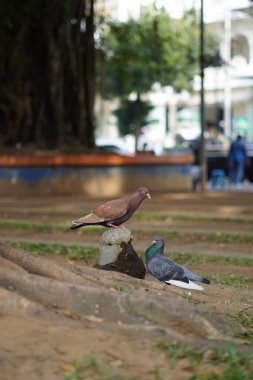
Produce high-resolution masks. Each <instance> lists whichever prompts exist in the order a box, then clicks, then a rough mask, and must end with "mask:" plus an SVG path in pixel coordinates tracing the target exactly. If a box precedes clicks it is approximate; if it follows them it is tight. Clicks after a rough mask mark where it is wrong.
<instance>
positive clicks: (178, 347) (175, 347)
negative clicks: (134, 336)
mask: <svg viewBox="0 0 253 380" xmlns="http://www.w3.org/2000/svg"><path fill="white" fill-rule="evenodd" d="M157 347H158V348H161V349H163V350H165V351H167V353H168V357H169V367H170V368H173V367H174V366H175V364H176V360H177V359H183V358H187V359H188V360H189V361H190V363H191V364H195V365H196V364H199V363H200V361H201V360H202V353H201V352H200V351H197V350H196V349H194V348H193V347H191V346H186V345H183V344H180V343H177V342H172V343H164V342H158V343H157Z"/></svg>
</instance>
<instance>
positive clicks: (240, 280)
mask: <svg viewBox="0 0 253 380" xmlns="http://www.w3.org/2000/svg"><path fill="white" fill-rule="evenodd" d="M208 279H209V280H211V282H212V283H214V284H220V285H227V286H232V287H233V288H247V285H248V283H249V281H250V278H248V277H246V276H239V275H236V274H224V275H218V274H209V275H208Z"/></svg>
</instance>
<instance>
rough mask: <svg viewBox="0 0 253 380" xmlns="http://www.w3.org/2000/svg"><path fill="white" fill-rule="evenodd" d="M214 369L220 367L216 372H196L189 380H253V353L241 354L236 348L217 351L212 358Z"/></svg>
mask: <svg viewBox="0 0 253 380" xmlns="http://www.w3.org/2000/svg"><path fill="white" fill-rule="evenodd" d="M209 362H211V363H212V364H213V366H214V368H216V367H217V365H218V366H220V367H221V368H220V371H219V372H216V371H213V370H212V369H210V370H209V371H197V370H195V371H194V373H192V374H191V375H190V376H189V377H188V378H187V380H252V379H253V353H252V352H251V353H245V352H240V351H238V349H236V348H235V347H228V348H227V349H225V350H224V349H217V350H216V352H215V354H214V355H213V356H212V357H211V358H210V360H209Z"/></svg>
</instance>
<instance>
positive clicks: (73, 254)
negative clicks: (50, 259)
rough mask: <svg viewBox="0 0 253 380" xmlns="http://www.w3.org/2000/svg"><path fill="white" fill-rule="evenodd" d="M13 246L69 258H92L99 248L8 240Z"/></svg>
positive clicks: (95, 255)
mask: <svg viewBox="0 0 253 380" xmlns="http://www.w3.org/2000/svg"><path fill="white" fill-rule="evenodd" d="M8 244H10V245H12V246H13V247H17V248H22V249H25V250H28V251H30V252H35V253H39V254H41V255H65V256H66V257H68V258H69V259H73V260H75V259H87V260H88V259H92V258H94V257H98V254H99V250H98V248H96V247H80V246H77V245H68V246H66V245H62V244H57V243H29V242H17V241H13V240H12V241H8Z"/></svg>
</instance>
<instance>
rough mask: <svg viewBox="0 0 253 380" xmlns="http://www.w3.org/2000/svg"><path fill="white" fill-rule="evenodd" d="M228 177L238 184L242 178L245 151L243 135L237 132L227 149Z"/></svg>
mask: <svg viewBox="0 0 253 380" xmlns="http://www.w3.org/2000/svg"><path fill="white" fill-rule="evenodd" d="M228 160H229V178H230V182H231V183H232V184H234V185H237V186H239V185H240V184H241V182H242V181H243V178H244V172H245V163H246V160H247V151H246V147H245V142H244V139H243V136H242V135H241V134H238V135H237V137H236V139H235V140H234V141H232V143H231V145H230V149H229V155H228Z"/></svg>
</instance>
